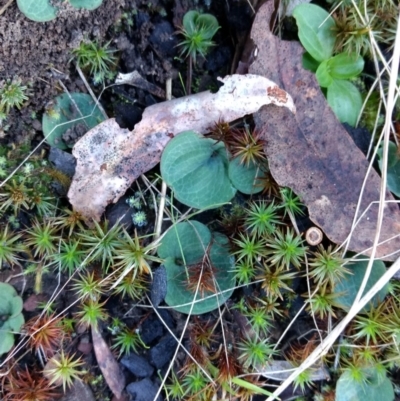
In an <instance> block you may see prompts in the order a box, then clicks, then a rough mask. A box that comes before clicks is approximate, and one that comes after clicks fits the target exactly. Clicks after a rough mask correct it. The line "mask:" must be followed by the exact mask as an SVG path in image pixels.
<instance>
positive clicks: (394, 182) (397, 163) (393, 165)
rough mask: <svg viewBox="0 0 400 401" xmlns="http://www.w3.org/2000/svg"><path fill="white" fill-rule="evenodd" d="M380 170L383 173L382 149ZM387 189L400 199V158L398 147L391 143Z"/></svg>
mask: <svg viewBox="0 0 400 401" xmlns="http://www.w3.org/2000/svg"><path fill="white" fill-rule="evenodd" d="M378 156H379V168H380V170H381V171H382V149H381V148H380V149H379V150H378ZM387 187H388V189H389V191H390V192H392V193H393V194H395V195H396V196H398V197H400V157H399V154H398V151H397V146H396V144H395V143H393V142H389V149H388V167H387Z"/></svg>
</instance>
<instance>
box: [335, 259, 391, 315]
mask: <svg viewBox="0 0 400 401" xmlns="http://www.w3.org/2000/svg"><path fill="white" fill-rule="evenodd" d="M367 266H368V260H357V261H356V262H354V263H352V264H349V265H348V266H346V267H347V268H348V270H349V271H350V274H348V275H346V276H345V277H344V278H340V280H339V279H337V280H336V283H335V286H334V288H335V293H336V294H339V295H338V297H337V298H336V302H337V304H338V306H340V307H341V308H342V309H344V310H346V311H348V310H350V308H351V307H352V305H353V303H354V300H355V298H356V296H357V293H358V290H359V288H360V286H361V283H362V281H363V279H364V275H365V272H366V270H367ZM385 272H386V267H385V264H384V263H383V262H382V261H381V260H375V261H374V263H373V265H372V270H371V274H370V276H369V279H368V281H367V285H366V287H365V290H364V293H363V295H365V294H366V293H367V292H368V291H369V290H370V289H371V288H372V286H373V285H374V284H375V283H376V282H377V281H378V280H379V279H380V278H381V277H382V276H383V275H384V274H385ZM388 291H389V286H388V284H386V285H385V286H384V287H383V288H382V289H381V290H380V291H379V292H378V293H377V294H376V295H375V296H374V297H373V298H372V299H371V301H370V303H369V304H367V305H366V306H364V308H363V309H362V311H364V312H367V311H369V310H370V308H371V305H373V306H374V307H377V306H378V304H379V302H382V301H383V299H384V298H385V296H386V295H387V293H388Z"/></svg>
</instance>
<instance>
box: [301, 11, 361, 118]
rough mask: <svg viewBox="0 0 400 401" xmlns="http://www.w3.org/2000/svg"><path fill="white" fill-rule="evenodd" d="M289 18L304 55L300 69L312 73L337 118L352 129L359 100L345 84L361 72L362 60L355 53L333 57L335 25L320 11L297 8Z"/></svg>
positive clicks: (354, 90)
mask: <svg viewBox="0 0 400 401" xmlns="http://www.w3.org/2000/svg"><path fill="white" fill-rule="evenodd" d="M293 16H294V18H295V19H296V22H297V26H298V29H299V39H300V42H301V44H302V45H303V46H304V48H305V49H306V51H307V53H305V54H304V56H303V66H304V68H306V69H308V70H311V71H313V72H315V75H316V78H317V80H318V83H319V85H320V86H321V87H322V88H323V89H324V91H326V98H327V101H328V104H329V105H330V106H331V108H332V110H333V111H334V113H335V114H336V116H337V118H338V119H339V120H340V121H341V122H343V123H344V122H346V123H348V124H350V125H352V126H354V125H355V124H356V122H357V118H358V115H359V113H360V111H361V106H362V98H361V94H360V91H359V90H358V89H357V87H356V86H355V85H354V84H353V83H351V82H350V81H349V80H350V79H352V78H355V77H357V76H358V75H359V74H360V73H361V72H362V70H363V69H364V59H363V58H362V57H361V56H360V55H358V54H357V53H350V54H349V53H339V54H337V55H334V46H335V41H336V34H335V21H334V19H333V18H332V17H331V16H330V15H329V13H328V12H327V11H325V10H324V9H323V8H321V7H319V6H317V5H315V4H301V5H299V6H297V7H296V8H295V9H294V11H293Z"/></svg>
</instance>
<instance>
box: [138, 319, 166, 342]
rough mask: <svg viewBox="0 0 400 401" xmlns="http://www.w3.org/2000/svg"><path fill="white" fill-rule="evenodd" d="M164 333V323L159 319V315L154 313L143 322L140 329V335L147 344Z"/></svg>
mask: <svg viewBox="0 0 400 401" xmlns="http://www.w3.org/2000/svg"><path fill="white" fill-rule="evenodd" d="M163 334H164V330H163V324H162V323H161V322H160V321H159V319H158V318H157V316H153V315H152V316H150V317H149V318H148V319H146V320H145V321H144V322H143V324H142V327H141V330H140V337H141V338H142V340H143V342H144V343H145V344H147V345H150V344H151V343H152V342H153V341H155V340H157V339H159V338H160V337H162V336H163Z"/></svg>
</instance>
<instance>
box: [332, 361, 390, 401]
mask: <svg viewBox="0 0 400 401" xmlns="http://www.w3.org/2000/svg"><path fill="white" fill-rule="evenodd" d="M363 373H364V375H365V380H356V379H355V378H354V377H352V375H351V372H349V371H345V372H344V373H342V375H341V376H340V377H339V380H338V381H337V383H336V396H335V401H348V400H352V401H376V400H382V401H383V400H384V401H393V400H394V397H395V395H394V390H393V385H392V382H391V381H390V380H389V379H388V377H387V376H386V374H385V375H384V376H383V377H382V375H381V374H378V372H377V370H376V369H375V368H374V367H369V368H367V367H366V368H365V369H363Z"/></svg>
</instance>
